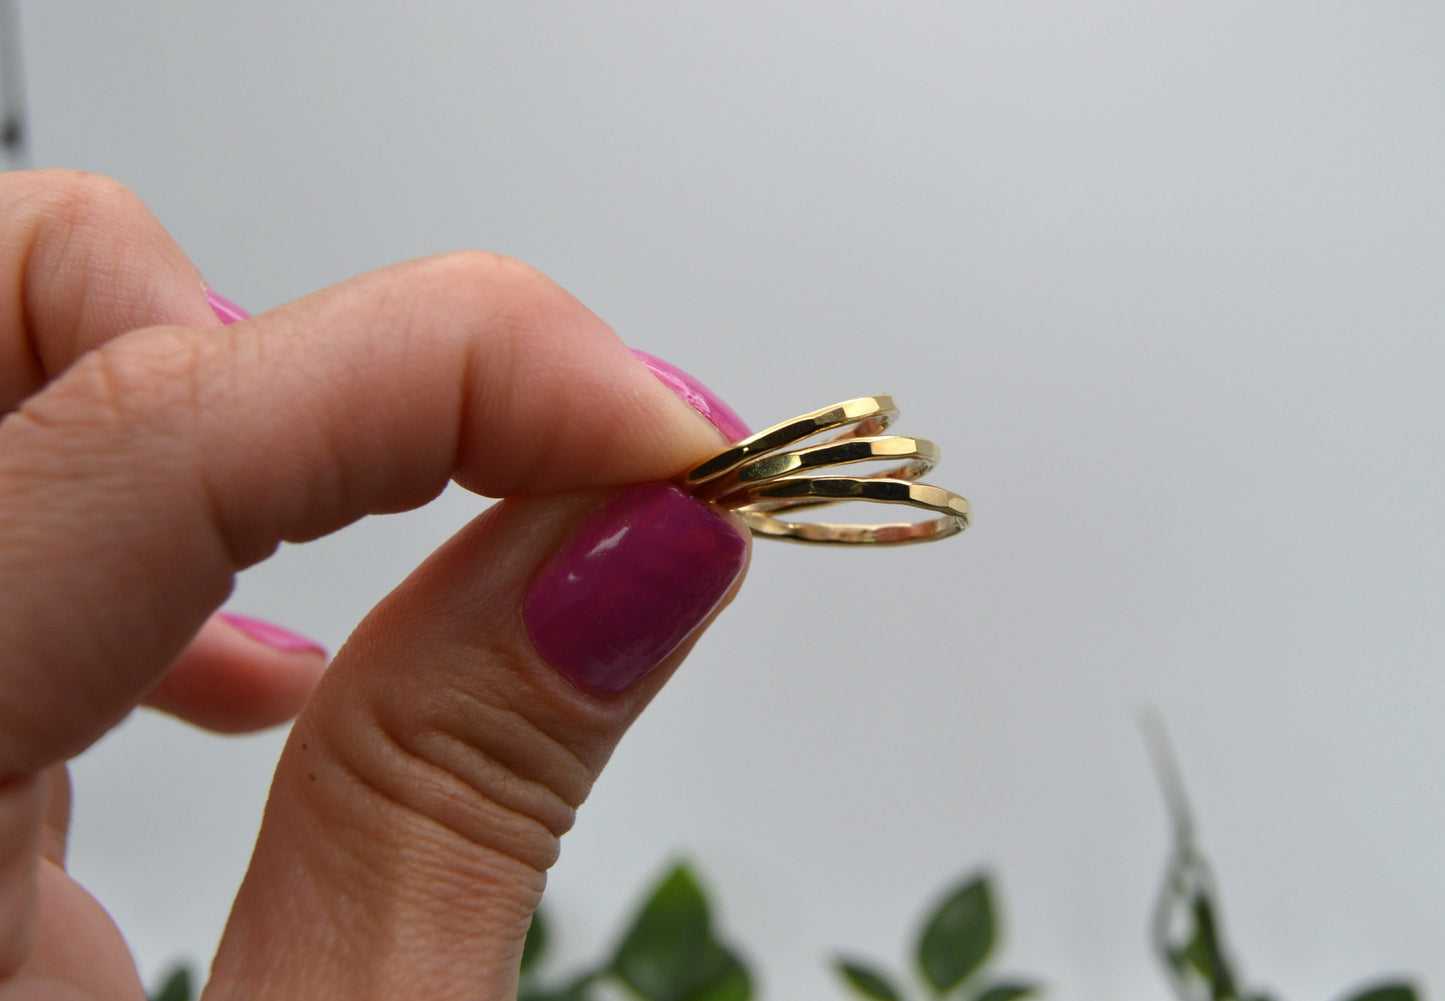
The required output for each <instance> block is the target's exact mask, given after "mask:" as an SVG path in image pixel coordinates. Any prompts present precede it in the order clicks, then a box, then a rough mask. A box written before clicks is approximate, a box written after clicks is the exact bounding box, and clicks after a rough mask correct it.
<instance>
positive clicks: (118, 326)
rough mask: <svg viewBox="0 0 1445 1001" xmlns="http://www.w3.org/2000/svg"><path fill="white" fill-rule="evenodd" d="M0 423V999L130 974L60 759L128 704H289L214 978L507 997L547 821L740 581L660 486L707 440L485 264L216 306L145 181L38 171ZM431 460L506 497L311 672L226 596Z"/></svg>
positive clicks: (293, 650) (279, 710) (698, 422)
mask: <svg viewBox="0 0 1445 1001" xmlns="http://www.w3.org/2000/svg"><path fill="white" fill-rule="evenodd" d="M652 367H653V368H654V374H658V375H665V374H666V373H665V372H663V369H662V366H659V365H653V366H652ZM673 378H674V380H677V379H681V380H682V381H681V382H679V383H677V386H678V388H679V389H683V390H687V391H689V392H701V393H703V394H705V392H706V391H705V390H701V388H700V387H697V386H696V384H692V383H690V381H689V380H687V379H686V377H680V376H676V375H674V376H673ZM698 399H702V400H706V399H707V397H706V396H705V395H704V396H702V397H698ZM720 413H723V414H724V416H721V417H720V416H719V415H718V414H714V415H713V420H714V422H715V423H716V424H718V425H719V426H722V427H725V428H728V429H729V430H733V431H734V433H735V434H736V433H737V427H736V425H735V424H729V423H728V422H727V420H726V419H725V417H726V414H725V408H723V410H722V411H720ZM0 414H3V415H4V418H3V420H0V537H3V539H4V540H5V542H4V547H3V549H0V650H3V651H4V652H5V656H4V659H3V661H0V998H18V997H24V998H44V999H52V998H53V999H60V998H65V999H71V998H97V999H99V998H105V999H116V998H122V999H131V998H133V999H141V998H143V997H144V992H143V990H142V987H141V984H140V982H139V979H138V977H137V975H136V972H135V967H134V964H133V962H132V961H131V959H130V957H129V955H128V954H127V952H126V949H125V945H124V943H123V941H122V939H121V937H120V935H119V933H118V932H117V930H116V929H115V927H114V925H113V924H112V923H111V921H110V919H109V917H108V916H107V915H106V914H105V912H104V911H103V910H102V909H101V907H100V906H99V904H97V903H96V902H95V901H94V900H93V899H92V898H91V897H89V896H88V895H87V894H86V893H85V891H84V890H83V889H82V888H81V887H80V886H79V885H78V884H76V883H75V882H73V881H72V880H71V879H70V878H69V876H67V875H66V873H65V868H64V866H65V838H66V830H67V825H68V818H69V787H68V782H67V781H66V773H65V766H64V762H65V761H66V760H67V759H69V758H71V757H73V756H74V755H76V754H78V753H79V752H80V751H82V750H84V749H85V748H86V747H88V746H89V745H90V744H91V743H93V742H94V741H95V740H96V739H97V738H99V737H100V736H101V735H102V734H103V733H105V731H106V730H107V729H109V728H110V727H112V726H114V725H115V724H116V722H117V721H119V720H120V719H121V718H123V717H124V716H125V715H126V714H127V713H128V712H130V711H131V709H132V708H133V707H135V706H136V705H138V704H140V703H142V702H147V701H148V702H149V703H150V704H152V705H155V706H158V707H160V708H164V709H165V710H167V711H169V712H172V713H175V714H176V715H178V716H181V717H182V718H185V719H188V720H191V721H192V722H195V723H197V724H200V725H203V726H207V727H210V728H213V729H217V730H224V731H232V730H245V729H250V728H255V727H258V726H264V725H268V724H271V723H275V722H279V721H282V720H284V719H286V718H289V717H290V716H291V715H293V714H295V713H296V712H298V711H300V714H301V715H300V718H299V719H298V721H297V723H296V724H295V726H294V728H293V730H292V733H291V736H290V739H289V741H288V743H287V745H286V748H285V751H284V752H283V754H282V756H281V761H280V763H279V765H278V767H277V771H276V777H275V782H274V785H273V787H272V790H271V798H270V802H269V803H268V805H267V808H266V815H265V820H264V823H263V825H262V829H261V833H260V836H259V839H258V842H257V845H256V849H255V854H254V856H253V858H252V861H251V867H250V870H249V872H248V874H247V876H246V879H245V882H244V884H243V885H242V887H241V890H240V894H239V896H238V897H237V900H236V903H235V906H234V909H233V911H232V914H231V918H230V922H229V924H228V925H227V928H226V932H225V936H224V938H223V940H222V943H221V946H220V951H219V953H218V955H217V957H216V960H215V964H214V968H213V971H212V976H211V980H210V982H209V984H208V985H207V988H206V992H205V995H204V996H205V998H207V999H208V1001H219V999H225V998H233V997H236V998H239V997H248V998H250V997H265V998H269V999H284V998H298V999H299V998H306V999H310V1001H315V999H326V998H346V999H358V998H373V997H375V998H385V997H407V998H428V999H444V998H450V997H467V998H498V999H500V998H510V997H513V996H514V994H515V989H516V973H517V964H518V959H519V956H520V950H521V945H522V941H523V939H524V936H525V933H526V930H527V926H528V922H529V920H530V915H531V913H532V911H533V909H534V908H535V907H536V904H537V901H538V898H539V896H540V894H541V892H542V887H543V883H544V878H545V877H544V873H545V871H546V869H547V867H548V866H549V865H551V863H552V862H553V861H554V859H555V857H556V854H557V839H558V837H559V836H560V835H561V834H562V833H563V832H565V831H566V830H567V829H568V828H569V827H570V826H571V824H572V821H573V814H574V811H575V810H576V808H577V806H578V805H579V804H580V803H581V802H582V800H583V799H584V798H585V797H586V795H587V792H588V790H589V789H590V788H591V786H592V783H593V781H594V780H595V779H596V777H597V774H598V772H599V770H600V769H601V768H602V766H603V765H604V763H605V762H606V760H607V757H608V755H609V753H610V752H611V750H612V748H613V746H614V745H615V744H616V742H617V740H618V739H619V737H620V736H621V734H622V733H623V731H624V730H625V729H626V728H627V726H628V724H629V723H630V722H631V721H632V720H633V719H634V718H635V717H636V715H637V714H638V713H639V712H640V711H641V710H642V708H643V707H644V706H645V705H646V703H647V702H648V700H649V699H650V698H651V697H652V696H653V694H655V693H656V691H657V689H658V688H659V687H660V686H661V685H662V684H663V682H664V681H665V679H666V678H667V677H668V676H669V675H670V674H671V672H672V671H673V670H674V669H675V668H676V667H677V665H678V663H679V662H680V660H681V659H682V657H683V656H684V655H685V654H686V652H687V650H688V649H689V648H690V646H691V644H692V642H693V641H694V640H695V638H696V636H697V635H698V633H699V632H700V631H701V629H702V628H704V627H705V626H706V625H707V623H708V622H710V621H711V619H712V617H713V616H714V615H715V614H716V613H717V611H718V610H719V609H720V608H721V607H722V605H723V604H725V603H726V602H727V601H728V600H729V599H730V598H731V596H732V594H733V592H734V591H735V589H736V588H737V586H738V584H739V583H740V581H741V578H742V574H743V571H744V568H745V564H746V561H747V554H748V547H747V539H746V535H745V533H744V532H743V531H742V530H741V529H740V528H739V527H738V526H737V525H736V524H734V523H733V522H731V521H730V520H728V519H725V518H724V517H722V516H720V515H719V514H717V513H716V512H715V511H713V510H711V509H709V508H706V507H704V506H702V505H700V504H698V503H697V502H695V501H693V500H692V499H691V498H689V497H688V496H686V495H685V494H683V493H681V492H680V491H678V490H676V489H675V488H674V487H671V486H669V485H667V484H666V483H665V482H662V481H665V480H666V479H667V478H669V477H672V476H675V475H676V474H677V473H679V472H680V471H681V470H683V469H685V468H686V467H688V466H689V465H690V464H691V463H694V462H696V461H697V460H699V459H701V458H703V457H705V456H706V455H708V454H710V453H711V452H713V451H716V450H717V449H718V448H720V447H722V445H723V444H724V436H723V435H722V434H720V433H719V431H718V429H717V427H715V426H714V425H713V424H710V423H708V421H705V420H703V419H702V418H701V417H700V416H699V414H698V413H697V412H696V411H695V410H694V409H692V408H690V407H688V406H687V405H685V404H684V403H683V402H681V400H680V399H679V397H678V396H677V395H674V393H673V392H669V389H668V388H666V387H665V386H664V384H663V382H661V381H659V379H658V378H654V375H653V374H649V371H648V368H646V367H644V365H643V364H639V363H638V360H637V359H636V358H635V357H634V356H633V355H632V354H630V353H629V352H628V350H627V349H626V348H625V347H624V346H623V345H622V344H621V343H620V342H619V341H618V340H617V339H616V337H615V336H614V335H613V334H612V333H611V332H610V331H609V330H608V329H607V328H606V326H604V325H603V324H602V323H601V321H599V320H598V319H597V318H596V317H595V316H593V315H592V314H591V313H589V312H588V311H587V310H586V309H584V308H583V307H582V306H581V305H579V304H578V303H577V302H576V301H574V300H573V299H571V298H570V297H568V296H567V295H566V293H564V292H563V291H562V290H561V289H559V288H558V287H557V286H555V285H554V284H552V283H551V282H549V281H548V280H547V279H545V278H543V277H542V276H540V275H538V274H537V273H536V272H534V271H531V270H530V269H528V268H526V267H525V266H523V265H520V264H518V263H516V262H514V261H510V260H507V259H504V258H498V257H494V256H490V255H485V254H480V253H463V254H455V255H449V256H444V257H437V258H431V259H427V260H422V261H416V262H412V263H409V264H403V265H398V266H396V267H393V268H388V269H386V270H383V271H379V272H376V273H374V274H369V275H365V276H363V277H360V278H357V279H354V280H352V281H349V282H346V283H343V284H341V285H338V286H335V287H333V288H329V289H326V290H324V291H321V292H318V293H316V294H314V295H311V296H308V297H306V298H304V299H301V300H299V301H297V302H294V303H291V304H290V305H287V306H284V307H282V308H280V309H277V310H274V311H272V312H270V313H267V314H265V315H262V316H257V317H255V318H252V319H249V320H245V321H243V322H239V323H236V324H234V325H231V326H226V327H222V326H220V325H219V321H218V319H217V317H216V316H215V315H214V314H213V312H212V311H211V308H210V306H209V305H208V303H207V298H206V295H205V294H204V286H203V284H202V282H201V279H200V276H199V273H198V272H197V271H196V269H195V268H194V267H193V266H192V265H191V264H190V262H189V261H187V260H186V258H185V257H184V255H183V254H182V253H181V252H180V250H179V248H177V247H176V246H175V244H174V243H173V242H172V241H171V239H170V238H169V237H168V236H167V235H166V233H165V232H164V230H163V229H162V228H161V227H160V225H159V224H158V223H157V222H156V221H155V220H154V218H153V217H152V216H151V215H150V214H149V213H148V212H147V211H146V210H145V208H144V207H143V206H142V205H140V204H139V203H138V202H137V201H136V199H135V198H134V196H132V195H131V194H129V193H128V192H127V191H125V190H124V189H123V188H121V187H120V186H118V185H116V184H114V183H113V182H109V181H105V180H103V179H98V178H94V177H88V176H85V175H78V174H71V173H66V172H51V171H38V172H32V173H24V174H11V175H4V176H0ZM449 478H454V479H456V480H457V481H458V482H459V483H461V484H462V485H463V486H465V487H468V488H470V489H472V490H475V491H477V492H478V493H482V494H487V495H490V496H505V497H507V498H508V499H507V500H505V501H503V502H501V503H499V504H496V505H494V506H493V507H491V508H490V509H489V510H487V511H486V512H485V513H484V514H483V515H482V516H481V517H479V518H478V519H477V520H476V521H475V522H473V523H472V524H471V525H470V526H468V527H467V528H465V529H464V530H463V531H462V532H460V533H459V534H458V535H457V536H456V537H455V538H453V539H452V540H451V541H450V542H448V543H447V544H446V545H445V546H443V547H442V549H441V550H440V551H438V552H437V553H436V554H435V555H433V556H432V557H431V558H430V559H428V560H427V562H426V563H425V564H423V565H422V566H421V567H420V568H419V569H418V570H416V571H415V572H414V573H413V574H412V575H411V577H410V578H409V579H408V580H406V581H405V582H404V583H403V584H402V585H401V586H400V587H399V588H398V589H397V590H396V591H394V592H393V593H392V594H391V595H390V596H389V597H387V598H386V599H385V600H384V601H383V602H382V603H381V604H380V605H379V606H378V607H377V608H376V609H375V610H374V611H373V612H372V613H371V614H370V615H369V616H368V617H367V618H366V620H365V621H364V622H362V624H361V625H360V626H359V627H358V628H357V630H356V632H355V633H354V635H353V636H352V638H351V640H350V641H349V642H348V643H347V645H346V646H345V647H344V648H343V649H342V650H341V651H340V652H339V653H338V654H337V656H336V658H335V660H334V662H333V663H332V664H331V666H330V667H329V668H327V669H325V673H324V675H323V674H322V669H323V656H322V655H321V654H320V653H319V652H318V651H316V650H314V649H309V648H307V647H306V645H305V644H286V643H281V644H279V647H273V646H267V645H266V644H264V643H259V642H256V641H255V640H254V639H253V638H249V637H248V636H247V635H245V634H244V633H243V632H242V631H240V630H238V629H236V628H235V627H234V625H232V624H231V623H228V622H227V621H225V620H223V619H220V618H216V617H213V613H215V611H216V609H217V608H218V607H219V606H220V605H221V603H222V602H223V601H224V600H225V598H226V596H227V593H228V592H229V590H230V588H231V586H232V581H233V576H234V574H235V573H236V571H238V570H240V569H242V568H244V567H246V566H249V565H251V564H253V563H255V562H257V561H259V560H261V559H264V558H265V557H266V556H267V555H268V554H270V553H271V552H272V551H273V550H274V549H275V548H276V546H277V545H278V544H279V543H281V542H282V541H293V542H294V541H303V540H307V539H313V538H316V537H317V536H320V535H323V534H325V533H327V532H331V531H333V530H335V529H337V528H340V527H341V526H343V525H345V524H347V523H349V522H351V521H354V520H356V519H357V518H360V517H361V516H363V515H365V514H368V513H372V512H383V511H398V510H403V509H406V508H411V507H415V506H418V505H420V504H423V503H425V502H426V501H427V500H429V499H430V498H432V497H433V496H435V495H436V494H437V493H438V492H439V491H440V490H441V489H442V488H443V486H445V484H446V483H447V481H448V479H449ZM626 484H648V485H643V486H626ZM288 647H289V649H288ZM318 678H319V682H318V681H317V679H318ZM313 684H315V690H314V691H312V690H311V689H312V686H313ZM303 705H304V708H303Z"/></svg>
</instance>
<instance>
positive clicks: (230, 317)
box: [206, 289, 251, 324]
mask: <svg viewBox="0 0 1445 1001" xmlns="http://www.w3.org/2000/svg"><path fill="white" fill-rule="evenodd" d="M206 301H207V302H208V303H210V304H211V310H212V311H213V312H214V313H215V314H216V315H217V316H218V317H220V319H221V322H222V323H223V324H225V323H235V322H236V321H237V320H249V319H250V318H251V314H250V313H248V312H246V311H245V310H244V309H242V308H241V307H240V306H237V305H236V304H235V303H234V302H232V301H231V300H230V299H227V298H226V297H225V296H222V295H217V294H216V293H215V292H213V291H212V290H211V289H206Z"/></svg>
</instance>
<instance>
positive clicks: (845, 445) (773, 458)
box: [696, 435, 939, 506]
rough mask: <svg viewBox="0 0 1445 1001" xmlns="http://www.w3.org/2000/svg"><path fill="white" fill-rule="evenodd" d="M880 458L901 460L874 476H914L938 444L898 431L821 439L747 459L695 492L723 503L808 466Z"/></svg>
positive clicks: (934, 459) (932, 459)
mask: <svg viewBox="0 0 1445 1001" xmlns="http://www.w3.org/2000/svg"><path fill="white" fill-rule="evenodd" d="M881 459H903V460H904V461H903V462H902V463H901V464H899V465H896V466H892V467H890V468H888V469H886V470H884V471H883V472H881V473H877V474H875V476H879V477H888V478H891V479H898V480H916V479H918V478H919V477H920V476H922V475H923V474H924V473H927V472H928V471H929V470H930V469H932V468H933V467H934V466H936V465H937V464H938V459H939V452H938V446H937V445H935V444H934V443H933V442H931V441H925V440H924V439H922V438H905V437H903V436H902V435H886V436H884V437H881V438H878V437H873V438H846V439H844V440H842V441H825V442H823V443H822V444H821V445H809V446H808V447H806V448H799V449H796V450H794V451H792V452H774V453H772V454H771V455H764V456H761V457H759V458H756V459H750V460H748V461H747V462H745V463H743V464H742V465H741V466H738V467H737V468H736V469H734V470H732V471H731V472H728V473H724V474H722V475H721V476H719V477H718V478H717V479H715V480H712V481H711V482H709V483H706V484H704V485H703V486H702V487H701V488H699V489H698V490H697V491H696V493H697V496H699V497H702V498H704V499H706V500H710V501H713V502H714V503H718V504H723V505H724V506H727V498H728V497H729V496H731V495H734V494H736V493H737V492H738V491H740V490H745V489H747V488H748V487H750V486H756V485H759V484H762V483H769V482H772V481H773V480H776V479H778V478H779V477H783V476H788V475H792V474H795V473H800V472H804V471H806V470H810V469H823V468H826V467H828V466H841V465H845V464H847V463H852V462H874V461H877V460H881ZM871 478H873V477H870V479H871Z"/></svg>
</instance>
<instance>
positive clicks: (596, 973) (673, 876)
mask: <svg viewBox="0 0 1445 1001" xmlns="http://www.w3.org/2000/svg"><path fill="white" fill-rule="evenodd" d="M548 939H549V933H548V930H547V924H546V921H545V918H544V917H543V916H542V913H541V912H538V913H537V915H535V916H534V917H533V919H532V927H531V930H530V931H529V932H528V934H527V943H526V946H525V947H524V949H523V952H522V985H521V990H520V991H519V992H518V995H517V997H518V1001H588V999H590V998H591V997H592V991H593V988H594V987H595V986H597V985H599V984H602V983H606V982H612V983H616V984H619V985H621V986H623V987H625V988H627V989H628V990H629V992H630V993H631V994H633V995H635V996H636V997H638V998H641V999H643V1001H749V999H750V998H751V997H752V993H753V981H752V975H751V974H750V973H749V972H748V969H747V967H746V966H745V965H744V963H743V961H742V959H741V958H739V956H738V955H737V953H735V952H734V951H733V950H732V949H731V948H730V947H728V946H727V945H726V944H724V943H723V942H722V940H721V939H719V938H718V937H717V935H716V933H715V932H714V930H713V921H712V913H711V906H710V905H709V903H708V899H707V894H706V893H705V891H704V890H703V887H702V884H701V883H700V882H699V881H698V879H697V877H696V876H695V875H694V874H693V872H692V870H691V869H689V868H688V867H687V866H686V865H676V866H674V867H673V868H672V869H671V870H670V871H669V872H668V873H667V874H666V875H665V876H664V877H663V878H662V880H661V881H660V882H659V883H658V884H657V886H656V887H654V888H653V890H652V892H651V894H649V895H648V897H647V900H646V901H645V902H644V903H643V905H642V907H641V908H639V910H638V911H637V913H636V915H634V917H633V919H632V923H631V925H630V926H629V927H628V929H627V931H626V932H624V933H623V935H622V938H621V940H620V941H619V942H618V945H617V948H616V949H615V950H614V951H613V953H612V954H611V955H610V956H609V957H608V958H607V959H605V960H604V961H603V962H601V963H599V964H596V965H594V966H591V967H588V968H585V969H584V970H583V971H581V972H580V973H573V974H572V975H570V976H569V977H567V978H566V979H565V980H563V981H561V982H560V983H558V984H554V985H551V986H544V985H542V984H541V983H540V982H539V974H538V964H539V963H540V962H541V961H542V960H543V958H544V956H545V953H546V952H547V945H548Z"/></svg>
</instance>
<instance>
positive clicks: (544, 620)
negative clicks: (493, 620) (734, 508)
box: [522, 483, 747, 696]
mask: <svg viewBox="0 0 1445 1001" xmlns="http://www.w3.org/2000/svg"><path fill="white" fill-rule="evenodd" d="M746 559H747V544H746V543H745V542H744V541H743V537H742V536H741V535H740V534H739V533H738V530H737V529H735V528H734V527H733V526H732V523H731V522H729V521H727V519H725V518H723V517H722V516H721V515H720V514H718V513H717V512H716V511H715V510H713V509H712V508H710V507H708V506H707V505H705V504H702V503H699V502H698V501H696V500H694V499H693V498H692V497H690V496H688V495H687V494H685V493H683V492H682V491H680V490H678V489H677V488H676V487H674V486H671V485H670V484H666V483H645V484H640V485H637V486H632V487H627V488H626V489H624V490H623V491H622V492H621V493H620V494H618V495H617V497H615V498H614V499H613V500H612V501H611V502H610V503H609V504H608V505H607V506H606V507H604V508H603V509H602V510H600V511H598V512H596V513H595V514H593V515H592V516H590V517H589V518H588V519H587V520H586V521H585V522H583V523H582V526H581V527H580V528H579V529H578V530H577V533H576V535H574V536H573V537H572V539H571V540H570V541H568V543H567V544H566V545H564V546H563V547H562V549H561V550H559V551H558V552H557V553H556V554H554V555H553V556H552V558H551V559H549V560H548V561H547V563H546V564H545V565H544V566H543V567H542V570H541V572H540V573H539V574H538V575H537V578H536V580H535V581H534V582H533V583H532V588H531V590H530V591H529V592H528V593H527V599H526V602H525V603H524V605H523V608H522V616H523V620H524V621H525V622H526V625H527V632H528V633H529V634H530V635H531V637H532V645H533V646H534V647H536V649H537V652H538V653H540V654H541V655H542V657H543V658H544V659H545V660H546V661H547V662H548V663H549V664H551V665H552V666H553V667H554V668H556V670H557V671H558V672H559V673H561V674H562V675H563V676H564V677H566V678H567V679H569V680H570V681H571V682H572V683H573V684H575V685H577V687H579V688H581V689H582V690H583V691H585V692H588V693H590V694H592V695H599V696H608V695H617V694H619V693H621V692H624V691H626V690H627V689H628V688H630V687H631V686H632V685H634V684H635V683H637V682H638V681H639V680H641V679H642V678H643V677H644V676H645V675H646V674H647V673H648V672H650V671H651V670H652V669H653V668H655V667H657V666H658V665H659V664H661V663H662V662H663V661H664V660H666V659H667V656H668V655H669V654H671V653H672V652H673V651H674V650H676V649H677V648H678V646H679V645H680V644H681V643H682V642H683V640H685V639H687V637H688V636H690V635H691V634H692V632H693V631H694V630H695V629H697V627H698V626H699V625H701V624H702V622H703V620H705V619H706V618H707V617H708V615H710V614H711V613H712V611H713V609H715V608H716V607H717V605H718V602H720V601H722V599H723V597H724V596H725V595H726V594H727V593H728V589H729V588H731V587H732V585H733V582H734V581H735V580H737V578H738V574H740V573H741V572H742V569H743V564H744V562H745V561H746Z"/></svg>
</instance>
